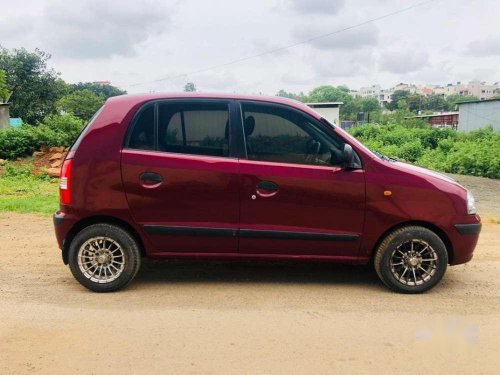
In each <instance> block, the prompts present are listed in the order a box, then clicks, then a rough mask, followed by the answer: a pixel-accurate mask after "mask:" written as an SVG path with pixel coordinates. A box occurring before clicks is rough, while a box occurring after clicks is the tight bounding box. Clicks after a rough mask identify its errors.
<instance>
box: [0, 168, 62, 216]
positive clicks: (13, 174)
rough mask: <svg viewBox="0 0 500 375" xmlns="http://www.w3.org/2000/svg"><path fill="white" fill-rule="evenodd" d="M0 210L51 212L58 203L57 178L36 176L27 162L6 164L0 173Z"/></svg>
mask: <svg viewBox="0 0 500 375" xmlns="http://www.w3.org/2000/svg"><path fill="white" fill-rule="evenodd" d="M0 173H1V175H0V212H2V211H14V212H34V213H40V214H44V215H52V214H53V213H54V212H55V211H56V210H57V207H58V205H59V200H58V181H57V179H50V178H49V177H48V176H47V175H45V174H40V175H35V174H34V173H33V165H32V164H31V163H30V162H29V161H25V162H23V163H19V162H18V163H17V165H16V164H14V163H7V164H6V165H5V166H4V167H3V170H2V171H1V172H0Z"/></svg>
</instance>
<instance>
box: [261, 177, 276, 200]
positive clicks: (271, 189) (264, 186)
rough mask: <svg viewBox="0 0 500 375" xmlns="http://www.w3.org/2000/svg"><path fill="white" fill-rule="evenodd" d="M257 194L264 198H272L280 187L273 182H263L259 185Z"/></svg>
mask: <svg viewBox="0 0 500 375" xmlns="http://www.w3.org/2000/svg"><path fill="white" fill-rule="evenodd" d="M256 188H257V194H258V195H259V196H261V197H263V198H267V197H272V196H273V195H275V194H276V193H277V192H278V189H279V186H278V184H277V183H275V182H272V181H261V182H259V183H258V184H257V186H256Z"/></svg>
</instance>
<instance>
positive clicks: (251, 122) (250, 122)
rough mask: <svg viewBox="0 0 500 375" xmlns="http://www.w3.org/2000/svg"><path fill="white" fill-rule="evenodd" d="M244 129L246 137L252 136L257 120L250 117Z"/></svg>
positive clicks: (246, 120)
mask: <svg viewBox="0 0 500 375" xmlns="http://www.w3.org/2000/svg"><path fill="white" fill-rule="evenodd" d="M243 127H244V128H245V135H246V136H247V137H248V136H249V135H251V134H252V133H253V131H254V129H255V118H254V117H253V116H248V117H247V118H246V119H245V123H244V125H243Z"/></svg>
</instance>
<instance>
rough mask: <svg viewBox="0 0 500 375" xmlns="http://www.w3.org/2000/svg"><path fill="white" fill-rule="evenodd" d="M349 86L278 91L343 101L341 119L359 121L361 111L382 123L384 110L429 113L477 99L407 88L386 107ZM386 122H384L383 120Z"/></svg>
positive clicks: (300, 98) (288, 95) (306, 99)
mask: <svg viewBox="0 0 500 375" xmlns="http://www.w3.org/2000/svg"><path fill="white" fill-rule="evenodd" d="M350 91H351V90H350V89H349V88H348V87H347V86H343V85H341V86H331V85H322V86H318V87H316V88H314V89H312V90H311V91H310V92H309V93H308V94H304V93H303V92H300V93H298V94H296V93H293V92H287V91H285V90H279V91H278V92H277V93H276V95H277V96H281V97H285V98H290V99H295V100H298V101H301V102H304V103H307V102H309V103H314V102H343V103H344V104H343V105H342V106H341V107H340V118H341V119H342V120H356V118H357V115H358V113H359V112H364V113H365V118H366V115H367V114H370V115H371V118H372V121H375V122H380V121H381V120H382V118H383V116H382V113H383V112H387V111H401V112H403V113H406V114H408V115H411V114H418V113H422V114H430V113H432V112H442V111H451V110H455V109H456V107H457V104H458V103H460V102H465V101H470V100H477V98H476V97H475V96H461V95H448V96H447V97H443V95H439V94H431V95H421V94H417V93H414V94H413V93H410V92H409V91H406V90H397V91H395V92H394V94H393V95H392V101H391V102H389V103H385V104H384V105H383V106H382V105H381V104H380V103H379V101H378V99H377V98H376V97H374V96H369V97H366V98H359V97H355V96H353V95H351V93H350ZM382 122H383V121H382Z"/></svg>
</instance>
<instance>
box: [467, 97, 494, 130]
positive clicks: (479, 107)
mask: <svg viewBox="0 0 500 375" xmlns="http://www.w3.org/2000/svg"><path fill="white" fill-rule="evenodd" d="M458 113H459V121H458V130H460V131H464V132H468V131H472V130H476V129H480V128H484V127H485V126H488V125H491V126H492V127H493V129H494V130H497V131H499V130H500V99H489V100H476V101H471V102H464V103H459V104H458Z"/></svg>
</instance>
